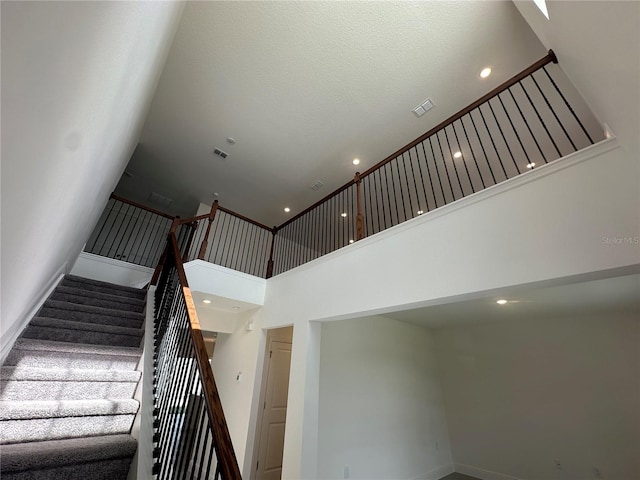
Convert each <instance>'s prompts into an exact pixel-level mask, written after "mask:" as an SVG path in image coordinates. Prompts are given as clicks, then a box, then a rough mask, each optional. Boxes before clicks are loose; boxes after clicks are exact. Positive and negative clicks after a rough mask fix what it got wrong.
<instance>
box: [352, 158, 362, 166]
mask: <svg viewBox="0 0 640 480" xmlns="http://www.w3.org/2000/svg"><path fill="white" fill-rule="evenodd" d="M351 163H353V164H354V165H359V164H360V159H359V158H354V159H353V162H351Z"/></svg>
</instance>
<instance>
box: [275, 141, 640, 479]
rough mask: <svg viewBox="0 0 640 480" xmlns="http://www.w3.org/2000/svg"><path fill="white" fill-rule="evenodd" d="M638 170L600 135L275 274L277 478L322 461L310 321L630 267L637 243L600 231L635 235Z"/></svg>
mask: <svg viewBox="0 0 640 480" xmlns="http://www.w3.org/2000/svg"><path fill="white" fill-rule="evenodd" d="M638 175H639V171H638V162H637V159H635V158H630V157H629V156H628V155H627V154H626V153H625V152H624V151H623V150H622V149H621V148H619V147H618V145H617V143H616V141H615V140H610V141H605V142H604V143H601V144H599V145H596V146H594V147H591V148H590V149H588V150H585V151H582V152H578V153H577V154H574V155H572V156H571V158H566V159H563V160H561V161H558V162H556V163H553V164H550V165H548V166H545V167H542V168H539V169H536V170H535V171H532V172H529V173H527V174H524V175H522V176H520V177H518V178H515V179H513V180H510V181H508V182H505V183H503V184H500V185H497V186H495V187H492V188H490V189H487V190H485V191H483V192H480V193H478V194H476V195H473V196H470V197H467V198H465V199H462V200H460V201H458V202H456V203H455V204H450V205H447V206H445V207H443V208H441V209H439V210H438V211H435V212H432V213H430V214H428V215H423V216H420V217H418V218H416V219H414V220H412V221H410V222H406V223H404V224H401V225H399V226H396V227H394V228H392V229H389V230H387V231H384V232H381V233H380V234H377V235H375V236H372V237H369V238H367V239H365V240H362V241H360V242H358V243H356V244H354V245H351V246H349V247H347V248H343V249H341V250H339V251H336V252H333V253H331V254H329V255H326V256H325V257H323V258H321V259H318V260H316V261H315V262H312V263H309V264H306V265H303V266H301V267H298V268H296V269H294V270H291V271H289V272H287V273H284V274H281V275H278V276H275V277H273V278H272V279H270V280H269V281H268V283H267V291H266V296H265V306H264V308H263V310H262V313H263V319H264V324H263V326H264V327H265V328H275V327H279V326H283V325H286V324H291V323H293V325H294V342H293V351H292V369H291V378H290V384H289V404H288V414H287V430H286V434H285V435H286V437H285V452H284V463H283V478H292V479H293V478H313V474H312V473H311V474H310V473H309V472H313V471H314V468H315V467H314V465H316V462H317V460H316V459H314V455H313V453H309V452H313V445H315V444H317V441H318V438H317V429H315V428H313V424H314V421H315V422H316V424H317V410H316V413H315V414H314V408H315V407H314V395H313V391H314V388H315V389H316V391H317V382H318V378H317V377H318V373H317V369H316V367H315V364H316V362H317V359H318V354H317V352H316V349H317V346H318V345H319V343H318V340H317V337H316V335H315V334H314V326H313V325H314V322H313V321H314V320H319V321H322V320H327V319H332V320H338V319H347V318H356V317H361V316H365V315H372V314H375V313H384V312H391V311H397V310H402V309H407V308H412V307H418V306H424V305H429V304H437V303H445V302H447V301H452V300H453V299H465V298H472V297H473V296H474V295H478V294H480V292H487V291H490V290H494V289H499V288H503V287H508V286H513V285H524V284H530V283H536V284H538V285H541V284H553V283H556V284H557V283H558V282H562V281H563V280H562V279H563V278H566V277H581V278H583V277H584V278H586V277H594V278H596V277H598V276H601V277H605V276H607V275H613V273H612V271H616V272H618V275H620V274H621V273H619V272H620V271H621V270H625V271H626V270H629V269H631V270H633V269H637V268H638V265H639V264H640V246H639V245H638V242H636V241H630V242H622V243H619V242H610V241H605V240H606V239H612V238H630V239H632V240H633V239H637V238H640V219H639V218H638V205H639V204H640V185H639V184H638V181H637V179H638ZM315 399H316V400H315V402H316V403H317V395H316V397H315ZM314 415H315V416H314ZM314 418H315V420H314ZM305 452H306V453H305Z"/></svg>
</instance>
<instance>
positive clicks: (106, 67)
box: [0, 2, 182, 345]
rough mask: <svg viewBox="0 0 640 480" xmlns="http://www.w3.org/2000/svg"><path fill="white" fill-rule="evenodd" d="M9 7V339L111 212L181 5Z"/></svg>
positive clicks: (5, 250)
mask: <svg viewBox="0 0 640 480" xmlns="http://www.w3.org/2000/svg"><path fill="white" fill-rule="evenodd" d="M1 8H2V12H1V13H2V15H1V16H2V28H1V30H2V33H1V35H2V38H1V43H2V47H1V48H2V51H1V58H2V138H1V144H2V147H1V148H2V151H1V153H2V188H1V189H2V207H1V208H2V212H1V214H2V281H1V283H2V300H3V301H2V322H1V327H0V332H1V334H2V339H3V340H2V342H3V345H4V343H5V342H9V341H11V339H12V338H14V336H15V334H17V333H18V332H19V331H20V329H21V328H22V326H23V325H24V322H25V320H28V319H27V318H25V317H26V315H27V313H28V312H29V310H30V309H31V308H32V307H33V306H34V305H35V304H36V303H37V302H38V300H39V298H38V297H39V296H40V295H42V294H43V292H44V291H46V287H47V285H49V284H51V283H52V280H53V279H55V277H56V274H58V273H60V271H61V270H62V273H64V272H65V271H67V269H68V268H69V267H70V266H71V264H72V263H73V261H74V260H75V258H76V257H77V255H78V253H79V252H80V250H81V248H82V245H83V244H84V243H85V241H86V240H87V238H88V236H89V234H90V232H91V230H92V228H93V226H94V224H95V223H96V221H97V219H98V218H99V216H100V214H101V213H102V210H103V208H104V206H105V204H106V203H107V199H108V196H109V194H110V193H111V191H112V190H113V188H114V187H115V185H116V183H117V181H118V179H119V178H120V175H121V174H122V172H123V170H124V168H125V166H126V164H127V162H128V160H129V157H130V156H131V153H132V152H133V149H134V147H135V145H136V142H137V140H138V136H139V132H140V128H141V126H142V122H143V121H144V119H145V116H146V112H147V109H148V105H149V102H150V99H151V96H152V95H153V93H154V90H155V85H156V83H157V79H158V76H159V73H160V70H161V68H162V66H163V64H164V60H165V58H166V54H167V50H168V47H169V44H170V42H171V40H172V38H173V33H174V31H175V27H176V25H177V21H178V19H179V16H180V13H181V9H182V5H181V4H178V3H175V2H2V5H1Z"/></svg>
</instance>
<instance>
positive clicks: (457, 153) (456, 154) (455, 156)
mask: <svg viewBox="0 0 640 480" xmlns="http://www.w3.org/2000/svg"><path fill="white" fill-rule="evenodd" d="M461 156H462V152H456V153H454V154H453V158H460V157H461Z"/></svg>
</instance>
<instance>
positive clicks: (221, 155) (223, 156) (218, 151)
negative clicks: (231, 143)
mask: <svg viewBox="0 0 640 480" xmlns="http://www.w3.org/2000/svg"><path fill="white" fill-rule="evenodd" d="M213 154H214V155H217V156H219V157H222V158H227V157H228V156H229V154H228V153H227V152H223V151H222V150H220V149H219V148H216V149H215V150H214V151H213Z"/></svg>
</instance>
